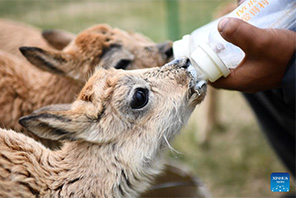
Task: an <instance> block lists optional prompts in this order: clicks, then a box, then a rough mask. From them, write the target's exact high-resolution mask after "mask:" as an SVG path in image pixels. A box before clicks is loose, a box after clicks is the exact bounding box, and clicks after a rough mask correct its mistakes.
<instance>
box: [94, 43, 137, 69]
mask: <svg viewBox="0 0 296 198" xmlns="http://www.w3.org/2000/svg"><path fill="white" fill-rule="evenodd" d="M134 59H135V56H134V55H133V54H132V53H131V52H129V51H128V50H126V49H124V48H123V47H122V46H121V45H110V47H108V48H106V49H104V51H103V53H102V57H101V60H100V63H99V65H98V66H99V67H102V68H105V69H108V68H112V67H113V68H115V69H126V68H128V66H129V65H130V64H131V62H132V61H133V60H134Z"/></svg>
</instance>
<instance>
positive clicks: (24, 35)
mask: <svg viewBox="0 0 296 198" xmlns="http://www.w3.org/2000/svg"><path fill="white" fill-rule="evenodd" d="M21 46H36V47H41V48H44V49H51V46H50V45H49V44H48V43H47V42H46V40H45V39H43V38H42V34H41V31H40V30H39V29H37V28H35V27H32V26H29V25H27V24H23V23H20V22H16V21H12V20H8V19H0V50H1V51H4V52H8V53H10V54H13V55H15V56H18V57H19V58H21V59H24V57H23V55H22V54H21V53H20V51H19V47H21Z"/></svg>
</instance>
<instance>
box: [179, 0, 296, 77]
mask: <svg viewBox="0 0 296 198" xmlns="http://www.w3.org/2000/svg"><path fill="white" fill-rule="evenodd" d="M226 16H227V17H234V18H239V19H242V20H244V21H246V22H248V23H250V24H252V25H254V26H256V27H260V28H281V29H290V30H292V29H294V30H295V27H296V0H246V1H245V2H244V3H243V4H241V5H240V6H239V7H237V8H236V9H235V10H234V11H232V12H231V13H230V14H228V15H226ZM224 17H225V16H224ZM222 18H223V17H221V18H220V19H217V20H215V21H213V22H211V23H209V24H207V25H205V26H203V27H201V28H198V29H197V30H195V31H193V32H192V33H191V34H190V35H185V36H183V38H182V39H181V40H178V41H175V42H174V43H173V52H174V57H175V58H178V57H182V56H186V57H188V58H189V59H190V60H191V64H192V65H193V67H194V68H195V69H196V70H197V73H198V75H199V78H201V79H206V80H209V81H211V82H214V81H216V80H217V79H218V78H220V77H221V76H224V77H227V76H228V74H229V73H230V71H229V69H233V68H235V67H236V66H237V65H239V63H240V62H241V61H242V60H243V58H244V56H245V54H244V52H243V51H242V50H241V49H240V48H238V47H237V46H235V45H233V44H231V43H229V42H227V41H225V40H224V39H223V38H222V37H221V35H220V34H219V32H218V29H217V25H218V22H219V21H220V20H221V19H222Z"/></svg>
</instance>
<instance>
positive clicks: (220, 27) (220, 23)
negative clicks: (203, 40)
mask: <svg viewBox="0 0 296 198" xmlns="http://www.w3.org/2000/svg"><path fill="white" fill-rule="evenodd" d="M228 21H229V18H224V19H221V21H220V22H219V23H218V31H219V32H222V31H223V28H224V26H225V24H226V23H227V22H228Z"/></svg>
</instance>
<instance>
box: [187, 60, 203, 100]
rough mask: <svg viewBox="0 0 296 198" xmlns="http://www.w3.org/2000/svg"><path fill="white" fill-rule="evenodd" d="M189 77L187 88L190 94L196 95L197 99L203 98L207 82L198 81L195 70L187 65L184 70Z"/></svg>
mask: <svg viewBox="0 0 296 198" xmlns="http://www.w3.org/2000/svg"><path fill="white" fill-rule="evenodd" d="M186 71H187V72H188V74H189V76H190V77H191V80H190V83H189V88H190V90H191V93H192V94H196V95H197V96H198V97H199V98H200V97H204V96H205V94H206V91H207V82H206V81H205V80H202V79H199V78H198V75H197V72H196V70H195V69H194V67H193V66H192V65H191V64H190V63H189V65H188V67H187V68H186Z"/></svg>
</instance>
